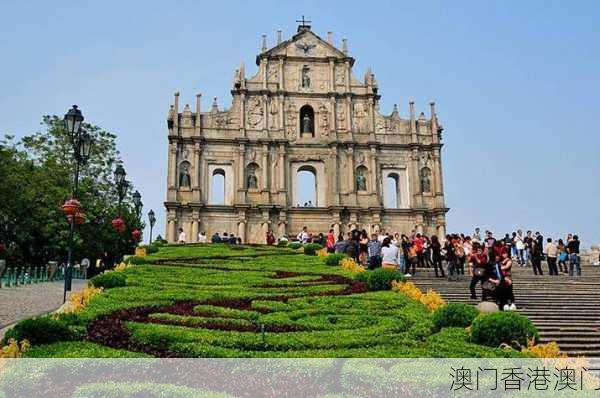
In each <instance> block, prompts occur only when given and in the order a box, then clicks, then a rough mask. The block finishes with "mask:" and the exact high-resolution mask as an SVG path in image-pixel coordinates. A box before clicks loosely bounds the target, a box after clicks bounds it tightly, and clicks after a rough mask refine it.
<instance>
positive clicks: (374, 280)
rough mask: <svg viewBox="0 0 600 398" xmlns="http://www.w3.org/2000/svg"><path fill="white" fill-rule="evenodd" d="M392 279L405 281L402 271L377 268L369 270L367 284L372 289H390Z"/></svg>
mask: <svg viewBox="0 0 600 398" xmlns="http://www.w3.org/2000/svg"><path fill="white" fill-rule="evenodd" d="M392 281H404V275H403V274H402V272H399V271H394V270H391V269H387V268H377V269H376V270H374V271H371V272H369V278H368V279H367V286H368V287H369V290H371V291H376V290H390V289H391V288H392Z"/></svg>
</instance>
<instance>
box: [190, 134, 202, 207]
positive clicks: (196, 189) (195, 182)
mask: <svg viewBox="0 0 600 398" xmlns="http://www.w3.org/2000/svg"><path fill="white" fill-rule="evenodd" d="M201 156H202V147H201V146H200V143H198V142H197V143H195V144H194V158H193V164H194V165H193V170H194V173H193V175H192V192H193V200H194V201H195V202H200V201H201V200H202V199H201V198H202V192H201V189H200V182H201V181H202V180H201V178H202V175H201V173H202V171H201V168H200V157H201Z"/></svg>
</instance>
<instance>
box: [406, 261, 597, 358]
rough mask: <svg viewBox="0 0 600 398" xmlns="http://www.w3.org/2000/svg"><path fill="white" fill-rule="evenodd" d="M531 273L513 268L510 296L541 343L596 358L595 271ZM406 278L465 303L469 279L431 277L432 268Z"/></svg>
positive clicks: (590, 268)
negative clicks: (554, 344) (552, 273)
mask: <svg viewBox="0 0 600 398" xmlns="http://www.w3.org/2000/svg"><path fill="white" fill-rule="evenodd" d="M542 268H543V270H544V275H543V276H535V275H533V271H532V269H531V267H518V266H516V267H513V281H514V293H515V300H516V305H517V307H518V312H520V313H521V314H523V315H526V316H527V317H529V319H531V321H532V322H533V323H534V324H535V326H536V327H537V328H538V330H539V332H540V337H541V342H542V343H546V342H550V341H556V342H557V343H558V345H559V346H560V349H561V351H563V352H564V353H566V354H567V355H569V356H587V357H600V267H598V266H592V265H589V264H584V265H583V266H582V274H583V275H582V276H581V277H579V278H577V277H573V278H571V277H569V276H566V275H559V276H550V275H546V273H547V270H548V268H547V266H546V264H545V263H543V264H542ZM411 280H412V281H413V282H414V283H415V284H416V285H417V286H418V287H419V288H421V290H424V291H425V290H427V289H430V288H431V289H434V290H435V291H437V292H438V293H440V294H441V295H442V297H444V299H446V300H447V301H448V302H453V303H471V304H473V305H476V304H477V303H478V302H479V301H478V300H477V301H476V300H471V299H470V294H469V282H470V277H469V276H468V275H465V276H461V277H460V278H459V280H458V281H452V282H450V281H448V280H447V279H446V278H435V274H434V272H433V270H432V269H417V275H416V276H415V277H413V278H411ZM477 296H478V298H479V300H481V288H480V285H478V286H477Z"/></svg>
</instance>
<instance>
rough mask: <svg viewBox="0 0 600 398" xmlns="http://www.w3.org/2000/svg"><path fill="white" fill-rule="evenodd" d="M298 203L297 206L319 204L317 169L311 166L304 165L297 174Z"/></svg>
mask: <svg viewBox="0 0 600 398" xmlns="http://www.w3.org/2000/svg"><path fill="white" fill-rule="evenodd" d="M296 178H297V181H298V184H297V188H296V189H297V190H298V192H297V195H296V198H298V203H295V205H296V206H297V207H315V206H317V171H316V170H315V169H314V168H313V167H311V166H302V167H300V168H299V169H298V174H297V176H296Z"/></svg>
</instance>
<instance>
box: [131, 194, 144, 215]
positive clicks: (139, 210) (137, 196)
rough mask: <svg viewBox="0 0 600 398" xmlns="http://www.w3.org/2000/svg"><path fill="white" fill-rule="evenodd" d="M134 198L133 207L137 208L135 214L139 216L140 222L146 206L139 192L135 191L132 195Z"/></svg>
mask: <svg viewBox="0 0 600 398" xmlns="http://www.w3.org/2000/svg"><path fill="white" fill-rule="evenodd" d="M132 197H133V205H134V206H135V214H136V216H137V219H138V221H141V220H140V214H141V213H142V207H143V206H144V204H143V203H142V195H141V194H140V192H139V191H135V192H134V193H133V195H132Z"/></svg>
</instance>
